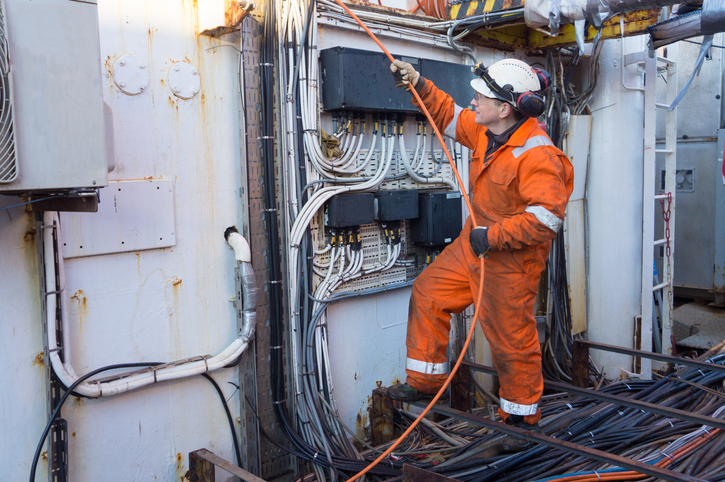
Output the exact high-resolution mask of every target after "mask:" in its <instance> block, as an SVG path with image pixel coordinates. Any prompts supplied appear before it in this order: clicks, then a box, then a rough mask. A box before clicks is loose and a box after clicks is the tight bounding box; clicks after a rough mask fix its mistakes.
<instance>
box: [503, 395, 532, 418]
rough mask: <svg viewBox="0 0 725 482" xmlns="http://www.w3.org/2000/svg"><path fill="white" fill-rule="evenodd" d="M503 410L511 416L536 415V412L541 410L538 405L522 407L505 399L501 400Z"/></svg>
mask: <svg viewBox="0 0 725 482" xmlns="http://www.w3.org/2000/svg"><path fill="white" fill-rule="evenodd" d="M500 400H501V405H500V407H501V410H503V411H504V412H506V413H508V414H509V415H522V416H523V415H536V411H537V410H538V408H539V405H538V404H536V403H535V404H533V405H520V404H518V403H513V402H509V401H508V400H506V399H505V398H501V399H500Z"/></svg>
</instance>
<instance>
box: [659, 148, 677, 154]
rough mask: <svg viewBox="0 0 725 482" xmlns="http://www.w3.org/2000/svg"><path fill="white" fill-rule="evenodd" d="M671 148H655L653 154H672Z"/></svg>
mask: <svg viewBox="0 0 725 482" xmlns="http://www.w3.org/2000/svg"><path fill="white" fill-rule="evenodd" d="M673 152H674V151H673V150H672V149H655V154H672V153H673Z"/></svg>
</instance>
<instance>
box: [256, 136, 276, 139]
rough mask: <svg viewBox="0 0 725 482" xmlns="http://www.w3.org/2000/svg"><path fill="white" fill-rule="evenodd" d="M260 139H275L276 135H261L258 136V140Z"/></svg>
mask: <svg viewBox="0 0 725 482" xmlns="http://www.w3.org/2000/svg"><path fill="white" fill-rule="evenodd" d="M260 139H265V140H266V139H274V136H261V137H257V140H260Z"/></svg>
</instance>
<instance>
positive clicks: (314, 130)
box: [302, 128, 317, 133]
mask: <svg viewBox="0 0 725 482" xmlns="http://www.w3.org/2000/svg"><path fill="white" fill-rule="evenodd" d="M302 132H314V133H317V129H314V128H309V129H302Z"/></svg>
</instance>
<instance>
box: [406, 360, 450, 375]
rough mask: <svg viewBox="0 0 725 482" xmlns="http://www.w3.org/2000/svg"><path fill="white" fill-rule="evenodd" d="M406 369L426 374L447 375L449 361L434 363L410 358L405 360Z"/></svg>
mask: <svg viewBox="0 0 725 482" xmlns="http://www.w3.org/2000/svg"><path fill="white" fill-rule="evenodd" d="M405 369H406V370H411V371H414V372H418V373H423V374H425V375H445V374H446V373H448V363H432V362H424V361H420V360H414V359H413V358H408V359H407V360H406V361H405Z"/></svg>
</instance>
